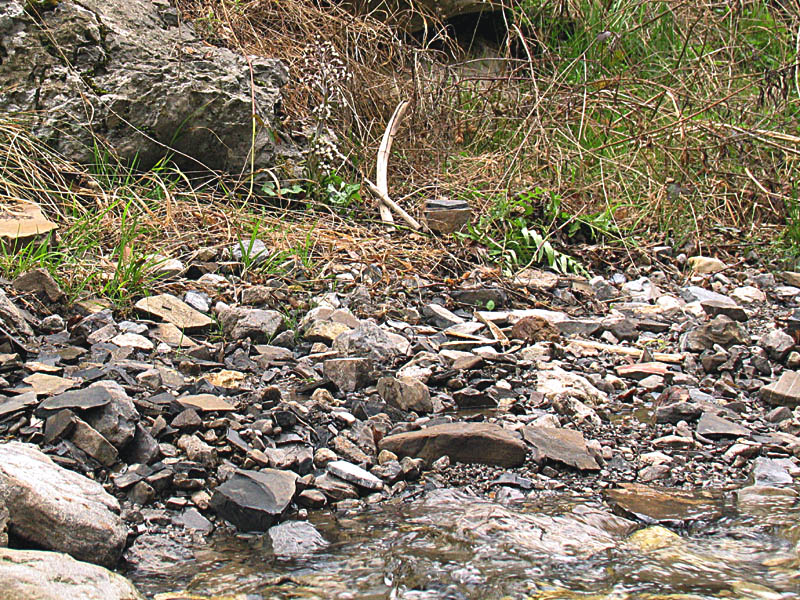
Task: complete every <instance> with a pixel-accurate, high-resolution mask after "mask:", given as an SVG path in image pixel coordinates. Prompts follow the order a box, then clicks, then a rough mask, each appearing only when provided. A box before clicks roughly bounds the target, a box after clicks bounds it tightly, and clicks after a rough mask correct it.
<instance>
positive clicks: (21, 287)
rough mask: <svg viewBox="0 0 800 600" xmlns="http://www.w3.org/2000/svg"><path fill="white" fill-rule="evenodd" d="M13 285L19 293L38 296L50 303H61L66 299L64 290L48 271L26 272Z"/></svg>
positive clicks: (35, 270) (32, 270)
mask: <svg viewBox="0 0 800 600" xmlns="http://www.w3.org/2000/svg"><path fill="white" fill-rule="evenodd" d="M12 285H13V286H14V289H15V290H17V291H19V292H30V293H34V294H38V295H41V296H42V297H43V298H44V299H46V300H49V301H50V302H61V301H62V300H63V299H64V298H65V297H66V294H64V290H62V289H61V286H59V285H58V283H56V280H55V279H53V276H52V275H50V273H49V271H47V269H41V268H39V269H31V270H30V271H26V272H25V273H23V274H22V275H19V276H18V277H17V278H16V279H14V281H13V282H12Z"/></svg>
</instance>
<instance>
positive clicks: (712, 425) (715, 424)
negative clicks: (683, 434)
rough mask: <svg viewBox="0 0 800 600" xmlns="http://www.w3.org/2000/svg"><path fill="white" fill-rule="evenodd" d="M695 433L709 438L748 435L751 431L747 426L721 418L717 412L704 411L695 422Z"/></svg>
mask: <svg viewBox="0 0 800 600" xmlns="http://www.w3.org/2000/svg"><path fill="white" fill-rule="evenodd" d="M696 431H697V433H698V435H702V436H703V437H706V438H710V439H718V438H725V437H748V436H750V434H751V433H752V432H751V431H750V430H749V429H748V428H747V427H742V426H741V425H739V424H738V423H733V422H731V421H729V420H728V419H723V418H722V417H720V416H719V415H718V414H715V413H713V412H711V411H706V412H704V413H703V416H702V417H700V421H699V422H698V423H697V430H696Z"/></svg>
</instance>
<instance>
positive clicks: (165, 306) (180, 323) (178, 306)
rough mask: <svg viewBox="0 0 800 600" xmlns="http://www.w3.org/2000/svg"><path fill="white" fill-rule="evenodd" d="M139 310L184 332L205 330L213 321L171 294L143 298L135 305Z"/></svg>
mask: <svg viewBox="0 0 800 600" xmlns="http://www.w3.org/2000/svg"><path fill="white" fill-rule="evenodd" d="M134 306H135V307H136V308H137V309H138V310H140V311H142V312H144V313H147V314H149V315H152V316H155V317H158V318H159V319H162V320H164V321H166V322H168V323H172V324H173V325H174V326H175V327H177V328H178V329H180V330H184V331H197V330H201V329H205V328H206V327H208V326H209V325H211V323H213V321H212V320H211V318H210V317H208V316H207V315H204V314H203V313H201V312H199V311H197V310H195V309H193V308H192V307H191V306H189V305H188V304H186V303H185V302H184V301H183V300H180V299H179V298H176V297H175V296H172V295H171V294H161V295H159V296H149V297H148V298H142V299H141V300H139V301H138V302H137V303H136V304H135V305H134Z"/></svg>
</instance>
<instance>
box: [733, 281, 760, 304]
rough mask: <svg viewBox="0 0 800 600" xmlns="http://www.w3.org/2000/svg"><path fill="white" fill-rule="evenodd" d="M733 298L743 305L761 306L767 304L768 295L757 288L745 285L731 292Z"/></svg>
mask: <svg viewBox="0 0 800 600" xmlns="http://www.w3.org/2000/svg"><path fill="white" fill-rule="evenodd" d="M731 298H732V299H733V300H735V301H737V302H741V303H742V304H761V303H762V302H766V300H767V295H766V294H765V293H764V292H762V291H761V290H760V289H758V288H757V287H753V286H752V285H745V286H742V287H737V288H736V289H735V290H733V291H732V292H731Z"/></svg>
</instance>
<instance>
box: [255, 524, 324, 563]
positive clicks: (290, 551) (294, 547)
mask: <svg viewBox="0 0 800 600" xmlns="http://www.w3.org/2000/svg"><path fill="white" fill-rule="evenodd" d="M267 534H268V535H269V539H270V542H271V543H272V551H273V552H274V553H275V555H276V556H279V557H281V558H301V557H305V556H308V555H309V554H311V553H313V552H314V551H315V550H318V549H320V548H324V547H325V546H327V545H328V542H326V541H325V538H323V537H322V535H320V533H319V531H317V529H316V527H314V526H313V525H312V524H311V523H309V522H308V521H284V522H283V523H281V524H280V525H274V526H272V527H270V528H269V530H268V531H267Z"/></svg>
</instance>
